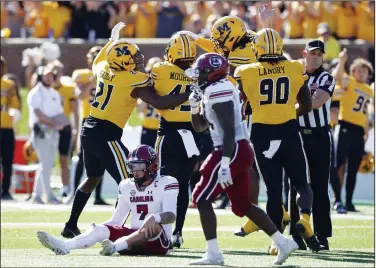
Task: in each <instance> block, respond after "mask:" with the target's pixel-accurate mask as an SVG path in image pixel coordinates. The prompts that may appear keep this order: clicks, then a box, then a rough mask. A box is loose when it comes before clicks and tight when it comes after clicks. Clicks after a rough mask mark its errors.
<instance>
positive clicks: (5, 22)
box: [0, 2, 8, 29]
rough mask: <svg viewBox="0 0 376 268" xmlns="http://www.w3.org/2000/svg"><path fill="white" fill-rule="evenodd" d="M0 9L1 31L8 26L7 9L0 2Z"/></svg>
mask: <svg viewBox="0 0 376 268" xmlns="http://www.w3.org/2000/svg"><path fill="white" fill-rule="evenodd" d="M0 5H1V6H0V7H1V29H3V28H5V27H6V26H7V25H8V9H7V8H6V6H5V3H4V2H0Z"/></svg>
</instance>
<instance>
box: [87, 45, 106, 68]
mask: <svg viewBox="0 0 376 268" xmlns="http://www.w3.org/2000/svg"><path fill="white" fill-rule="evenodd" d="M102 48H103V47H101V46H95V47H92V48H90V50H89V52H88V53H87V54H86V60H87V64H88V65H89V66H91V65H92V64H93V61H94V59H95V57H96V56H97V55H98V53H99V52H100V51H101V49H102Z"/></svg>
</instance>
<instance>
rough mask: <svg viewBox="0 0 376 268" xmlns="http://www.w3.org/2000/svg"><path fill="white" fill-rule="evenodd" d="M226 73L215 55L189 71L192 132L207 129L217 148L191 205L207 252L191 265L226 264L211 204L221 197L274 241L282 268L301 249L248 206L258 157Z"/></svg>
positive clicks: (205, 57) (203, 169) (260, 212)
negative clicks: (254, 161) (227, 198)
mask: <svg viewBox="0 0 376 268" xmlns="http://www.w3.org/2000/svg"><path fill="white" fill-rule="evenodd" d="M228 72H229V64H228V62H227V60H226V59H225V58H224V57H222V56H220V55H218V54H215V53H206V54H203V55H201V56H200V57H199V58H198V59H197V60H196V63H195V65H194V67H193V68H191V69H188V70H186V75H187V76H189V77H190V78H191V79H193V80H196V81H197V85H195V88H194V91H193V92H192V93H191V95H190V97H189V103H190V105H191V122H192V125H193V128H194V129H195V131H197V132H202V131H205V130H206V129H207V128H209V129H210V134H211V137H212V139H213V143H214V147H215V150H214V151H213V152H212V153H211V154H210V155H209V156H208V157H207V158H206V160H205V162H204V163H203V164H202V166H201V168H200V172H201V175H202V176H201V179H200V181H199V182H198V183H197V184H196V187H195V189H194V190H193V193H192V201H193V202H194V203H196V204H197V208H198V210H199V212H200V219H201V224H202V229H203V231H204V234H205V238H206V243H207V247H206V248H207V250H206V253H205V255H204V256H203V257H202V258H201V259H199V260H197V261H193V262H191V264H195V265H208V264H214V265H218V264H219V265H223V264H224V260H223V256H222V254H221V252H220V251H219V247H218V241H217V222H216V216H215V213H214V210H213V207H212V201H214V200H215V198H216V197H217V195H218V194H220V193H221V192H223V191H225V192H226V194H227V196H228V197H229V199H230V201H231V209H232V212H233V213H234V214H235V215H237V216H239V217H244V216H247V217H248V218H249V219H251V220H252V221H253V222H254V223H255V224H257V226H259V227H260V229H262V230H263V231H265V233H267V234H268V235H269V236H270V237H271V239H272V240H273V241H274V243H275V244H276V246H277V248H278V256H277V259H276V261H275V264H282V263H283V262H284V261H285V260H286V259H287V257H288V256H289V255H290V253H291V252H293V251H294V250H296V249H297V248H298V245H297V244H296V243H295V242H294V241H293V240H292V239H288V238H286V237H284V236H283V235H282V234H281V233H280V232H279V231H278V229H277V228H276V226H275V225H274V224H273V222H272V221H271V219H270V218H269V216H268V215H267V214H266V213H265V212H264V211H263V210H262V209H260V208H259V207H258V206H256V205H254V204H252V202H251V200H250V176H249V172H250V170H251V167H252V164H253V160H254V153H253V150H252V147H251V145H250V144H249V139H248V137H249V134H248V130H247V126H246V123H245V121H244V120H243V117H242V106H241V100H240V95H239V92H238V89H236V88H235V87H234V85H233V84H232V83H231V82H229V81H228V80H227V76H228ZM200 104H201V106H200ZM200 110H201V111H200Z"/></svg>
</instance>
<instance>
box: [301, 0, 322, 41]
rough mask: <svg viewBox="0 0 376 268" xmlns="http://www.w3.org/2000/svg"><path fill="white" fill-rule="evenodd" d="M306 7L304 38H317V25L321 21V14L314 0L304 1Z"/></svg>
mask: <svg viewBox="0 0 376 268" xmlns="http://www.w3.org/2000/svg"><path fill="white" fill-rule="evenodd" d="M301 4H302V5H303V9H304V20H303V38H307V39H310V38H316V36H317V35H316V33H317V26H318V24H319V23H320V14H319V12H318V10H316V9H315V7H314V2H310V1H302V2H301Z"/></svg>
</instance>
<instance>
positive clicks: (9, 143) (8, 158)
mask: <svg viewBox="0 0 376 268" xmlns="http://www.w3.org/2000/svg"><path fill="white" fill-rule="evenodd" d="M0 147H1V150H0V153H1V155H0V159H1V168H2V170H3V182H2V184H1V188H2V194H6V193H9V187H10V183H11V178H12V163H13V155H14V131H13V129H11V128H9V129H8V128H2V129H0Z"/></svg>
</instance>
